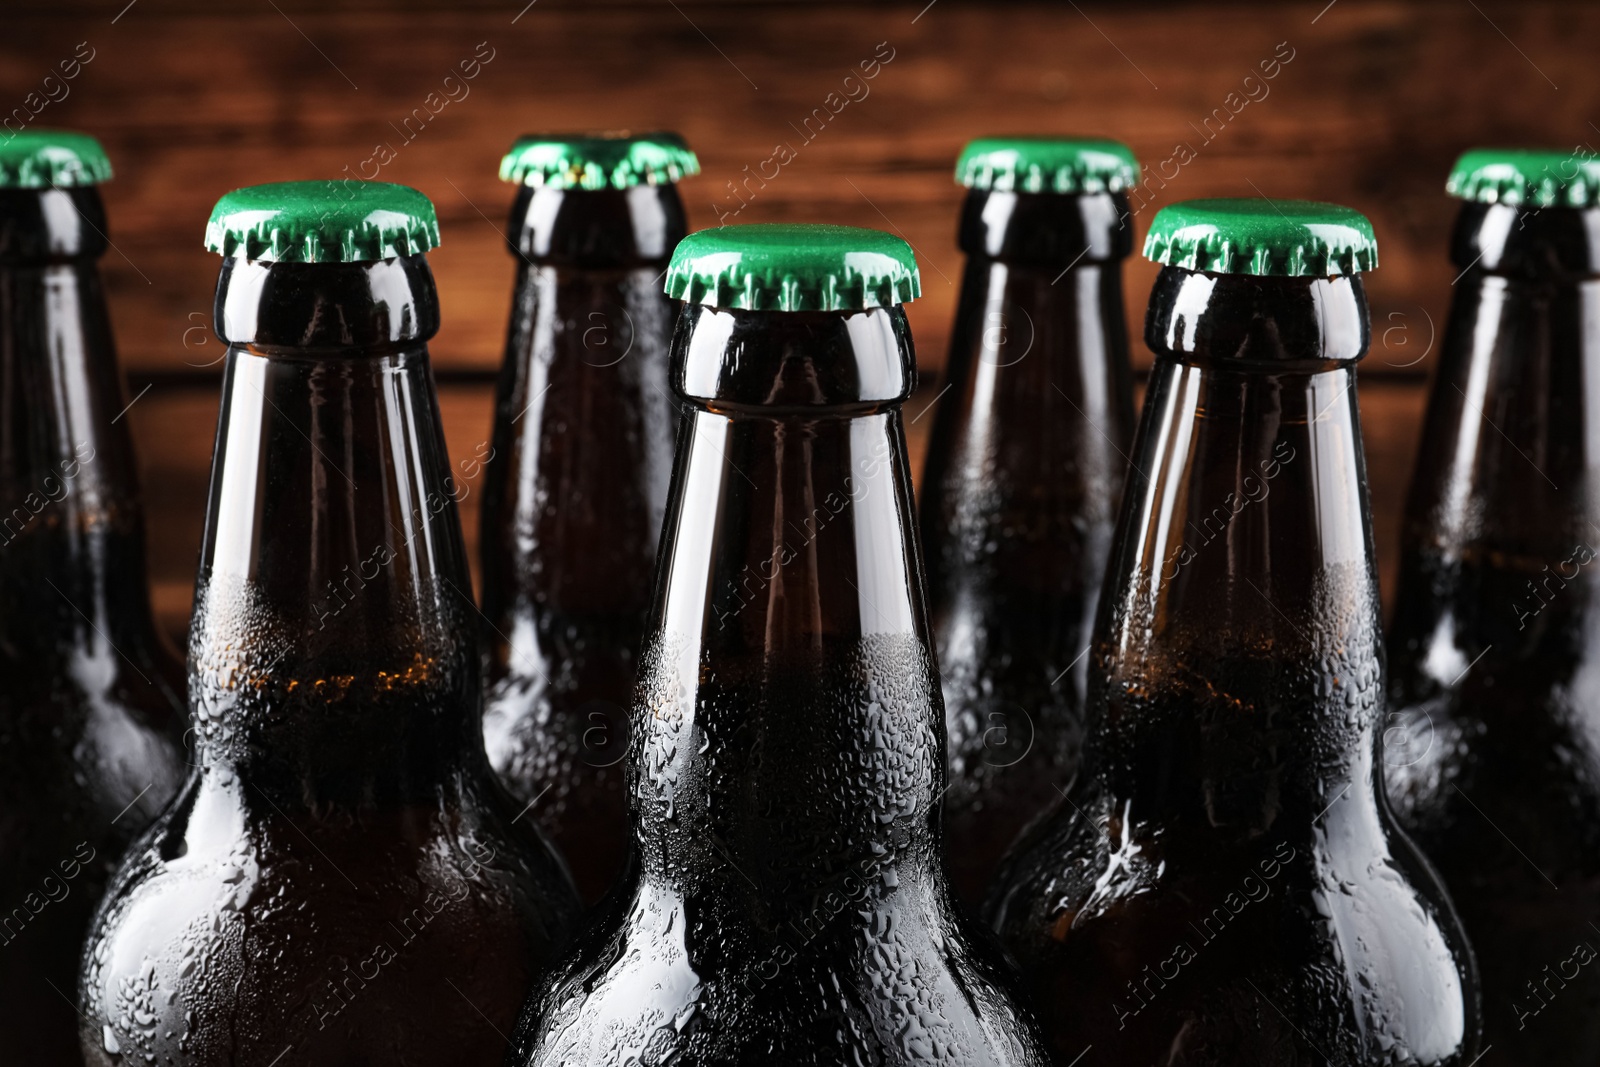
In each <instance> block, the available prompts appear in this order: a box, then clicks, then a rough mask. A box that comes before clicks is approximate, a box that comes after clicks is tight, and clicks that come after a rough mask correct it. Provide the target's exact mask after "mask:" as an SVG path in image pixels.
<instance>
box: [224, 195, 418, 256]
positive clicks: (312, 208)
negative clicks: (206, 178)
mask: <svg viewBox="0 0 1600 1067" xmlns="http://www.w3.org/2000/svg"><path fill="white" fill-rule="evenodd" d="M205 244H206V248H207V249H209V250H210V251H212V252H218V253H220V254H222V255H224V256H237V257H240V258H243V259H251V260H258V261H262V262H269V263H270V262H276V263H370V262H376V261H378V260H384V259H393V258H394V257H396V256H414V255H417V254H419V253H422V252H426V251H428V250H429V249H430V248H436V247H437V246H438V244H439V220H438V217H437V215H435V213H434V210H433V202H432V201H431V200H429V199H428V198H427V197H426V196H424V195H422V194H421V193H419V192H418V191H417V190H415V189H413V188H411V187H410V186H406V185H395V184H392V183H390V182H368V181H347V180H345V179H334V180H327V181H301V182H275V183H272V184H269V185H250V186H246V187H245V188H243V189H235V190H233V192H231V193H227V194H225V195H224V196H223V197H222V199H221V200H218V201H217V206H216V207H214V208H212V209H211V221H210V222H208V223H207V224H206V241H205Z"/></svg>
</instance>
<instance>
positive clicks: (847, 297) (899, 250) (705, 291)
mask: <svg viewBox="0 0 1600 1067" xmlns="http://www.w3.org/2000/svg"><path fill="white" fill-rule="evenodd" d="M666 289H667V295H668V296H671V297H675V298H677V299H679V300H685V301H688V302H689V303H691V304H706V305H708V306H710V307H717V308H741V309H743V310H746V311H863V310H865V309H867V308H879V307H893V306H894V305H896V304H902V303H905V302H906V301H908V300H914V299H916V298H917V297H918V296H921V295H922V278H921V275H919V274H918V273H917V260H916V256H915V255H914V254H913V253H912V251H911V246H910V245H908V244H906V243H905V242H904V241H902V240H901V239H900V238H898V237H895V236H894V235H892V234H887V233H884V232H882V231H881V230H864V229H860V228H858V227H855V226H822V225H815V224H805V223H758V224H754V225H749V226H719V227H717V228H716V229H711V230H700V231H699V232H698V233H691V234H690V235H689V236H687V237H685V238H684V239H683V240H682V241H680V242H678V247H677V249H675V250H674V251H673V253H672V264H671V265H670V266H669V267H667V286H666Z"/></svg>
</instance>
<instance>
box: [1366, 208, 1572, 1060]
mask: <svg viewBox="0 0 1600 1067" xmlns="http://www.w3.org/2000/svg"><path fill="white" fill-rule="evenodd" d="M1597 240H1600V211H1597V210H1578V209H1572V208H1546V209H1544V210H1542V211H1539V210H1534V209H1532V208H1528V209H1518V208H1514V207H1510V206H1504V205H1493V206H1491V205H1481V204H1467V205H1465V206H1463V208H1462V209H1461V215H1460V218H1459V220H1458V222H1457V224H1456V229H1455V236H1454V240H1453V242H1452V248H1451V256H1452V259H1453V260H1454V261H1455V263H1456V265H1457V269H1458V270H1460V271H1462V272H1463V273H1462V277H1461V278H1460V279H1459V280H1458V281H1457V282H1456V285H1455V289H1454V291H1453V294H1452V301H1453V303H1452V306H1451V311H1450V318H1449V321H1448V324H1447V325H1446V327H1445V331H1444V338H1443V344H1442V347H1441V349H1440V352H1439V368H1438V373H1437V375H1436V376H1435V379H1434V383H1433V391H1432V395H1431V397H1430V398H1429V401H1428V414H1427V420H1426V423H1425V426H1424V434H1423V439H1422V446H1421V452H1420V453H1419V455H1418V459H1417V467H1416V472H1415V474H1414V476H1413V478H1412V483H1411V495H1410V497H1409V499H1408V501H1407V504H1406V514H1405V525H1404V535H1403V536H1404V542H1403V546H1402V553H1401V566H1400V586H1399V595H1398V598H1397V599H1396V602H1395V608H1394V613H1393V622H1392V625H1391V626H1390V630H1389V663H1390V706H1391V707H1392V708H1393V709H1394V710H1393V714H1392V715H1391V718H1390V721H1389V730H1388V737H1387V745H1386V755H1385V762H1386V768H1385V773H1386V775H1387V776H1388V779H1389V794H1390V796H1391V797H1392V798H1393V801H1394V804H1395V808H1396V811H1397V812H1398V814H1399V816H1400V819H1401V822H1402V823H1403V824H1404V825H1405V826H1406V828H1407V829H1408V830H1409V831H1410V832H1411V834H1412V836H1413V837H1415V838H1416V840H1417V842H1418V844H1420V845H1421V846H1422V848H1423V850H1424V851H1425V852H1427V854H1428V856H1429V857H1430V858H1431V859H1432V860H1433V862H1434V864H1435V865H1436V866H1437V867H1438V869H1439V872H1440V874H1442V875H1443V876H1444V880H1445V884H1446V885H1448V886H1449V888H1450V893H1451V896H1452V897H1453V898H1454V899H1455V901H1456V905H1457V907H1458V908H1459V909H1460V912H1461V918H1462V921H1463V922H1464V923H1465V925H1466V928H1467V934H1468V936H1469V937H1470V938H1471V939H1472V944H1473V947H1474V948H1475V949H1476V950H1477V954H1478V963H1479V966H1480V967H1481V969H1482V972H1483V1012H1484V1044H1485V1045H1486V1046H1489V1047H1492V1048H1493V1049H1494V1051H1493V1053H1492V1055H1493V1056H1495V1057H1500V1056H1504V1057H1506V1060H1505V1062H1507V1063H1538V1064H1544V1065H1548V1067H1566V1065H1577V1064H1589V1063H1593V1062H1594V1061H1595V1060H1596V1058H1600V980H1597V979H1595V978H1593V977H1591V976H1590V972H1591V971H1592V970H1594V968H1593V967H1591V966H1590V965H1591V964H1593V963H1594V961H1595V959H1596V956H1597V952H1600V931H1597V930H1596V929H1595V926H1594V923H1595V921H1596V920H1597V917H1600V749H1597V748H1596V745H1595V737H1596V734H1595V725H1594V724H1595V723H1596V722H1597V721H1600V719H1597V716H1600V673H1597V670H1596V669H1597V668H1600V615H1597V614H1596V612H1597V610H1600V582H1597V580H1596V577H1595V575H1596V568H1597V566H1600V563H1597V561H1596V556H1597V554H1600V532H1597V530H1596V526H1595V523H1596V520H1597V519H1600V489H1597V482H1596V479H1597V477H1600V448H1597V447H1596V443H1597V438H1596V432H1597V430H1600V391H1597V387H1600V378H1597V376H1596V375H1597V372H1600V243H1597Z"/></svg>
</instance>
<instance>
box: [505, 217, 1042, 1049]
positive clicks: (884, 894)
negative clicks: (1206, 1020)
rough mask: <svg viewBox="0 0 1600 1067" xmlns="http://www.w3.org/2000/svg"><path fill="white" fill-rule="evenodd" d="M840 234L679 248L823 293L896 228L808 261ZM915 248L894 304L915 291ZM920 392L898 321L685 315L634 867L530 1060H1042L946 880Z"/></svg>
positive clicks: (638, 722)
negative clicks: (758, 258)
mask: <svg viewBox="0 0 1600 1067" xmlns="http://www.w3.org/2000/svg"><path fill="white" fill-rule="evenodd" d="M818 229H820V228H818V227H806V226H784V227H744V226H731V227H725V228H722V229H720V230H707V231H702V232H701V233H699V234H695V235H691V236H690V237H689V238H688V239H686V240H685V241H684V244H683V245H682V246H680V250H679V255H680V256H684V255H686V254H687V253H686V250H687V249H689V248H690V246H691V245H695V246H696V247H697V248H698V247H703V248H705V249H706V251H707V253H709V252H712V251H715V250H716V249H718V248H727V249H729V250H731V251H732V252H733V253H734V254H738V253H739V251H740V250H741V249H744V248H746V247H748V246H750V245H753V244H756V243H758V241H768V240H770V241H771V243H772V245H774V246H777V247H779V250H780V252H781V253H784V256H783V258H781V260H780V259H778V258H775V259H774V260H773V266H772V273H771V275H770V277H772V278H774V279H779V278H783V277H784V276H785V275H787V276H788V278H787V280H788V282H789V283H792V284H793V285H794V286H795V288H797V289H801V290H807V291H809V292H810V293H811V294H812V295H815V292H816V290H817V289H819V288H821V287H822V286H823V285H824V284H825V282H826V281H827V279H819V278H818V277H817V276H818V275H821V274H823V273H825V272H827V270H828V267H829V265H830V257H831V261H832V262H837V261H839V260H842V258H843V252H845V251H849V250H851V249H855V248H858V247H860V246H861V245H862V244H863V239H862V238H860V237H859V236H858V235H860V234H862V233H864V232H865V233H867V234H869V235H870V234H871V233H872V232H871V231H859V230H846V229H840V228H827V229H826V231H825V233H826V234H827V235H829V237H828V239H829V240H832V241H836V242H839V243H840V244H842V245H843V246H844V247H843V249H842V250H841V249H840V248H839V246H838V245H837V244H836V245H833V246H825V247H824V252H825V253H826V254H819V256H818V258H816V259H805V258H803V257H802V256H801V255H800V254H799V253H798V252H795V251H794V250H795V249H799V250H802V251H803V250H804V249H807V248H809V247H811V245H810V244H809V242H812V241H816V240H817V238H816V237H815V236H813V235H814V234H815V231H817V230H818ZM746 231H759V232H760V233H759V236H758V235H751V234H749V233H747V232H746ZM873 236H876V237H881V238H883V241H882V242H879V243H886V242H888V241H892V240H893V239H892V238H887V237H886V236H885V235H873ZM699 239H704V244H703V245H701V244H698V243H697V241H698V240H699ZM724 243H725V244H724ZM896 243H898V244H899V246H900V247H901V248H902V249H904V255H903V258H902V259H897V263H899V264H902V265H901V266H900V267H898V268H897V269H898V270H899V274H898V280H897V281H896V282H895V283H894V284H900V283H904V282H906V281H907V280H908V279H912V282H911V284H914V277H915V276H914V274H912V273H910V272H912V271H914V269H915V268H914V265H911V264H912V261H911V257H910V250H909V249H908V248H905V246H904V245H903V243H901V242H896ZM867 244H868V246H869V247H870V245H871V242H868V243H867ZM829 248H831V249H832V251H827V250H828V249H829ZM698 255H699V253H695V254H694V255H690V256H689V257H688V258H689V261H690V263H691V264H697V263H699V262H701V260H700V259H698V258H697V257H698ZM677 263H678V260H677V259H675V260H674V271H676V270H677V269H678V267H677ZM842 273H843V271H842V270H840V271H838V272H837V274H842ZM749 284H750V285H751V287H752V288H753V289H755V290H756V291H757V292H758V293H759V295H760V298H763V299H772V298H773V296H774V294H773V293H772V292H770V291H767V290H765V289H761V288H760V282H759V281H751V282H750V283H749ZM841 288H842V286H841ZM824 291H825V292H828V291H827V290H824ZM719 292H720V298H722V299H729V300H737V299H741V298H740V296H739V295H738V294H740V293H741V292H745V293H746V295H747V296H748V295H749V293H748V291H747V290H745V289H744V288H743V284H742V283H741V282H740V281H738V280H730V282H729V284H728V285H727V286H726V287H722V288H720V289H719ZM789 295H791V296H792V295H793V291H792V290H791V291H790V293H789ZM718 298H719V297H717V296H707V298H706V299H707V300H714V299H718ZM857 299H859V294H858V296H857ZM913 374H914V371H913V361H912V351H911V338H910V334H909V332H908V329H907V325H906V319H905V313H904V311H903V309H902V308H901V307H900V306H899V304H898V302H896V303H894V304H893V305H891V306H875V307H871V308H869V309H859V310H849V309H844V310H814V311H810V310H796V311H784V310H740V309H726V308H720V307H710V306H703V305H701V304H700V303H691V305H690V306H689V307H688V308H687V309H686V310H685V311H684V313H683V316H682V317H681V318H680V319H679V323H678V329H677V333H676V335H675V337H674V342H673V359H672V375H673V385H674V388H675V389H676V390H678V392H679V393H680V394H681V395H682V396H683V397H684V399H685V400H686V401H687V403H688V405H689V406H688V408H687V414H686V416H685V419H684V422H683V424H682V426H681V429H680V431H679V437H678V453H677V461H676V466H675V469H674V474H673V481H672V493H671V496H670V498H669V504H668V510H667V520H666V532H665V534H664V536H663V550H662V556H661V560H660V562H659V564H658V568H657V579H656V580H657V584H656V596H655V602H654V606H653V608H652V612H651V624H650V629H649V631H648V636H647V638H646V642H645V653H644V660H643V669H642V672H641V677H640V684H639V690H638V694H637V696H636V698H635V702H634V706H633V723H632V726H633V730H634V735H633V740H632V748H631V749H630V753H629V758H628V761H627V765H628V783H629V803H630V821H631V827H632V852H631V859H630V862H629V864H628V866H627V868H626V872H627V873H626V874H625V875H624V878H623V881H622V882H621V883H619V887H618V890H617V891H616V892H614V893H613V894H612V895H611V896H610V897H609V898H608V899H607V901H606V902H605V903H604V904H603V905H602V909H603V910H602V911H601V912H600V914H599V916H598V917H597V919H596V920H595V921H594V922H593V923H592V924H591V925H590V926H589V927H588V928H587V930H586V931H585V932H584V933H583V934H582V935H580V937H579V938H578V940H577V941H576V942H575V944H574V947H573V949H572V950H570V951H569V952H568V953H567V955H566V957H565V959H564V961H563V962H562V963H560V964H559V965H558V966H557V967H556V969H555V971H554V973H553V975H552V977H551V978H550V979H549V980H548V981H546V982H545V983H542V984H541V985H540V986H539V987H538V988H537V989H536V990H535V993H534V995H533V996H532V997H531V998H530V1001H529V1004H528V1008H527V1009H526V1011H525V1013H524V1015H523V1017H522V1020H521V1022H520V1023H519V1026H518V1030H517V1033H516V1036H515V1039H514V1040H515V1044H516V1053H515V1055H514V1057H513V1059H512V1060H511V1062H512V1063H514V1064H541V1065H542V1064H560V1063H583V1064H589V1065H600V1064H618V1065H620V1064H623V1063H631V1062H653V1063H669V1062H670V1063H682V1064H701V1065H706V1064H754V1063H783V1064H819V1065H820V1064H839V1063H876V1064H885V1065H887V1064H897V1063H917V1062H923V1061H928V1060H940V1061H943V1062H951V1063H962V1064H1041V1063H1043V1054H1042V1052H1041V1051H1040V1048H1039V1045H1038V1038H1037V1036H1036V1031H1035V1030H1034V1027H1033V1024H1032V1023H1031V1021H1029V1020H1028V1019H1027V1018H1026V1017H1025V1016H1023V1015H1021V1014H1020V1013H1019V1011H1018V1009H1017V1008H1016V1003H1017V1001H1016V998H1015V995H1014V993H1015V990H1014V982H1015V976H1014V974H1013V973H1012V972H1011V971H1010V970H1009V969H1008V968H1006V967H1005V966H1004V965H1003V964H1002V963H1001V961H1000V954H999V952H998V948H997V946H995V945H994V944H993V940H992V936H990V935H988V934H987V932H986V931H983V930H982V929H975V928H974V927H973V924H971V923H969V922H968V921H967V920H966V919H965V918H964V917H963V915H962V913H961V909H960V908H959V906H958V904H957V902H956V900H955V897H954V895H953V894H952V892H951V890H950V887H949V883H948V880H947V876H946V874H945V871H944V868H943V849H942V842H941V827H940V821H939V794H940V790H941V784H942V780H943V776H944V764H943V746H942V744H941V741H942V736H941V735H942V727H943V714H942V709H941V707H940V696H939V688H938V677H937V670H936V667H935V665H934V661H933V650H932V647H931V640H930V634H929V630H928V624H927V619H926V613H925V608H924V605H923V595H922V579H921V564H920V561H919V559H918V558H917V546H916V539H915V534H914V530H913V527H912V519H911V513H910V505H911V487H910V478H909V476H908V472H907V469H906V454H905V442H904V433H903V426H902V422H901V413H900V406H901V404H902V403H903V401H904V400H905V398H906V397H907V396H908V395H909V394H910V392H911V388H912V383H913ZM635 1057H636V1058H637V1059H635Z"/></svg>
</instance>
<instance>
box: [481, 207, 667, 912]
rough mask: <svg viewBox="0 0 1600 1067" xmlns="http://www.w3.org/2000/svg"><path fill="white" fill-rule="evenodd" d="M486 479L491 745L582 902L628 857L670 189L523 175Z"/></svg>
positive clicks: (657, 458) (654, 521) (650, 551)
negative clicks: (632, 721) (626, 777)
mask: <svg viewBox="0 0 1600 1067" xmlns="http://www.w3.org/2000/svg"><path fill="white" fill-rule="evenodd" d="M511 233H512V235H513V236H512V239H511V245H512V251H513V252H514V253H515V254H516V255H517V256H518V264H517V285H516V292H515V295H514V297H513V304H512V309H511V330H510V336H509V337H508V339H507V341H506V358H505V363H504V365H503V366H502V368H501V373H500V384H499V388H498V390H497V392H496V396H495V424H494V439H493V442H492V444H491V448H492V451H491V452H490V454H489V457H488V462H487V469H486V473H485V475H484V478H485V481H484V503H483V521H482V531H483V532H482V536H481V549H482V559H483V610H484V614H485V616H486V617H487V618H488V621H489V627H488V629H487V640H488V648H489V655H488V660H487V677H486V679H485V685H486V689H487V692H486V697H485V703H484V739H485V741H486V743H487V746H488V750H489V759H490V761H491V762H492V763H493V764H494V767H495V770H496V771H497V772H498V773H499V774H500V777H501V779H502V781H504V782H505V784H506V785H507V786H508V787H509V788H510V789H511V790H512V792H514V793H515V794H517V796H518V797H519V798H520V799H521V800H522V802H523V803H524V804H533V808H532V816H531V817H534V818H537V819H538V820H539V822H540V823H541V825H543V826H544V828H545V831H546V832H547V833H549V834H550V836H551V837H552V838H553V839H554V840H555V842H556V844H557V845H558V846H559V847H560V849H561V851H562V852H563V853H564V854H565V855H566V857H567V861H568V862H569V863H571V865H572V873H573V877H574V878H575V879H576V880H577V883H578V889H579V891H580V892H581V893H582V894H583V895H584V897H585V898H587V899H588V900H590V901H591V902H592V901H594V900H595V899H597V898H598V897H599V896H600V895H601V894H602V893H603V892H605V890H606V889H607V888H608V887H609V886H610V885H611V883H612V882H613V881H614V880H615V878H616V876H617V872H618V871H619V869H620V868H621V866H622V859H623V856H624V855H625V854H626V851H627V806H626V802H625V799H624V793H623V781H622V779H623V768H622V757H623V754H624V752H626V751H627V728H628V727H627V723H628V719H627V706H628V703H629V701H630V699H631V697H632V694H633V682H634V674H635V671H636V670H637V667H638V655H639V641H640V636H641V634H642V633H643V631H644V625H645V615H646V612H647V611H648V609H649V607H650V589H651V574H652V569H653V568H654V566H655V556H656V548H657V546H658V543H659V541H660V538H661V516H662V512H663V510H664V508H665V507H666V498H667V482H668V479H669V478H670V476H671V472H672V438H673V427H674V419H675V417H676V411H675V403H674V401H673V400H672V398H671V394H670V392H669V390H668V388H667V347H668V343H669V342H670V340H671V338H672V321H673V316H674V315H675V314H676V311H677V302H676V301H673V300H671V299H669V298H668V297H667V296H666V295H665V294H664V293H662V291H661V274H662V272H663V271H664V270H665V269H666V266H667V258H668V257H669V256H670V255H671V254H672V250H673V248H674V247H675V246H676V245H677V243H678V241H679V240H680V239H681V238H682V237H683V233H684V214H683V203H682V201H681V200H680V199H679V197H678V191H677V187H676V186H674V185H639V186H635V187H633V188H631V189H596V190H581V189H577V190H563V189H554V188H546V187H539V188H529V187H523V188H522V189H521V191H520V192H519V193H518V194H517V201H516V205H515V206H514V207H513V208H512V211H511Z"/></svg>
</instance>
